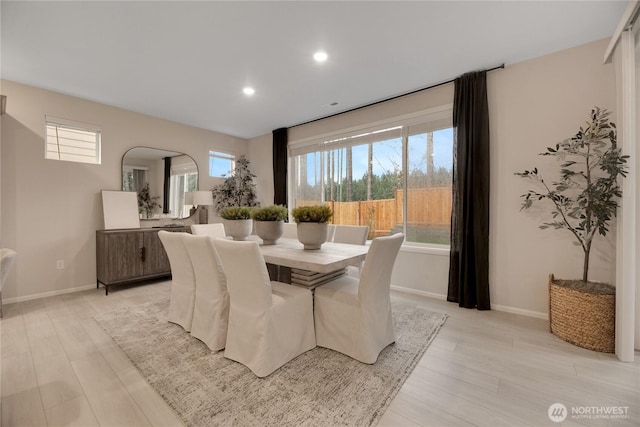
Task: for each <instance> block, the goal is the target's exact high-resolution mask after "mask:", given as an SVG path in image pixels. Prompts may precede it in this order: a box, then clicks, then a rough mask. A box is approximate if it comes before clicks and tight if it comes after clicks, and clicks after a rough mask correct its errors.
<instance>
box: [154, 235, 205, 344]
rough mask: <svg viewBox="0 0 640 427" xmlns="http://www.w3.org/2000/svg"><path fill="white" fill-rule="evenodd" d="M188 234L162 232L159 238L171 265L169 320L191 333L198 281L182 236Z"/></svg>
mask: <svg viewBox="0 0 640 427" xmlns="http://www.w3.org/2000/svg"><path fill="white" fill-rule="evenodd" d="M184 234H187V233H182V232H174V231H165V230H160V231H159V232H158V237H160V241H161V242H162V245H163V246H164V249H165V251H166V252H167V257H168V258H169V264H171V301H170V302H169V316H168V320H169V322H171V323H176V324H178V325H180V326H182V327H183V328H184V330H185V331H187V332H189V331H191V324H192V323H193V307H194V305H195V299H196V280H195V276H194V274H193V267H192V266H191V260H190V259H189V254H188V253H187V248H185V246H184V243H183V239H182V236H183V235H184Z"/></svg>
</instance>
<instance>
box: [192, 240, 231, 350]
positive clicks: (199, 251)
mask: <svg viewBox="0 0 640 427" xmlns="http://www.w3.org/2000/svg"><path fill="white" fill-rule="evenodd" d="M182 239H183V242H184V246H185V247H186V249H187V253H188V254H189V258H190V259H191V265H192V266H193V273H194V276H195V280H196V294H195V305H194V309H193V322H192V324H191V336H193V337H194V338H197V339H199V340H200V341H202V342H203V343H205V344H206V345H207V347H209V349H211V350H212V351H219V350H222V349H223V348H224V346H225V342H226V341H227V323H228V321H229V293H228V292H227V279H226V277H225V274H224V270H223V269H222V262H221V261H220V257H219V256H218V252H217V251H216V249H215V247H214V246H213V238H212V237H209V236H193V235H191V234H184V235H183V236H182Z"/></svg>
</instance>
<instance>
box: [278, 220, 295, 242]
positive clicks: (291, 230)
mask: <svg viewBox="0 0 640 427" xmlns="http://www.w3.org/2000/svg"><path fill="white" fill-rule="evenodd" d="M282 237H285V238H287V239H297V238H298V224H296V223H295V222H285V223H284V224H282Z"/></svg>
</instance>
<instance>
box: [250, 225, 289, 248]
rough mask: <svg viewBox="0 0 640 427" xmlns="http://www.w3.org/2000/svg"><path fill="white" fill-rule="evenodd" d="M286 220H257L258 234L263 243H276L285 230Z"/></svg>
mask: <svg viewBox="0 0 640 427" xmlns="http://www.w3.org/2000/svg"><path fill="white" fill-rule="evenodd" d="M282 224H284V221H256V234H257V235H258V237H260V238H261V239H262V244H263V245H275V244H276V241H277V240H278V239H279V238H280V237H282V233H283V232H284V226H283V225H282Z"/></svg>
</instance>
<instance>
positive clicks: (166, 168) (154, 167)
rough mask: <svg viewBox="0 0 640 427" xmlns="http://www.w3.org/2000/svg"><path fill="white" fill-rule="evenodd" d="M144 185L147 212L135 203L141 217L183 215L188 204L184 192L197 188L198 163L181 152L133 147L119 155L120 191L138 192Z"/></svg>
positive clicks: (141, 190)
mask: <svg viewBox="0 0 640 427" xmlns="http://www.w3.org/2000/svg"><path fill="white" fill-rule="evenodd" d="M147 185H148V195H149V198H150V199H151V200H152V203H151V204H150V205H151V206H152V208H151V209H149V210H148V211H149V212H148V213H147V210H145V209H144V207H143V206H141V205H140V203H139V204H138V205H139V207H140V211H141V214H142V217H143V218H158V217H159V216H160V214H165V215H167V214H168V215H169V216H170V217H171V218H187V217H189V215H190V213H189V210H190V209H191V204H186V203H187V202H188V201H186V200H185V194H186V193H187V192H191V191H196V190H197V189H198V166H197V165H196V162H195V161H194V160H193V159H192V158H191V157H190V156H188V155H186V154H184V153H180V152H175V151H167V150H159V149H156V148H148V147H134V148H132V149H130V150H129V151H127V152H126V153H125V154H124V156H123V157H122V190H123V191H136V192H138V194H140V193H141V192H145V190H146V189H145V187H146V186H147ZM153 202H155V203H153Z"/></svg>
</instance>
